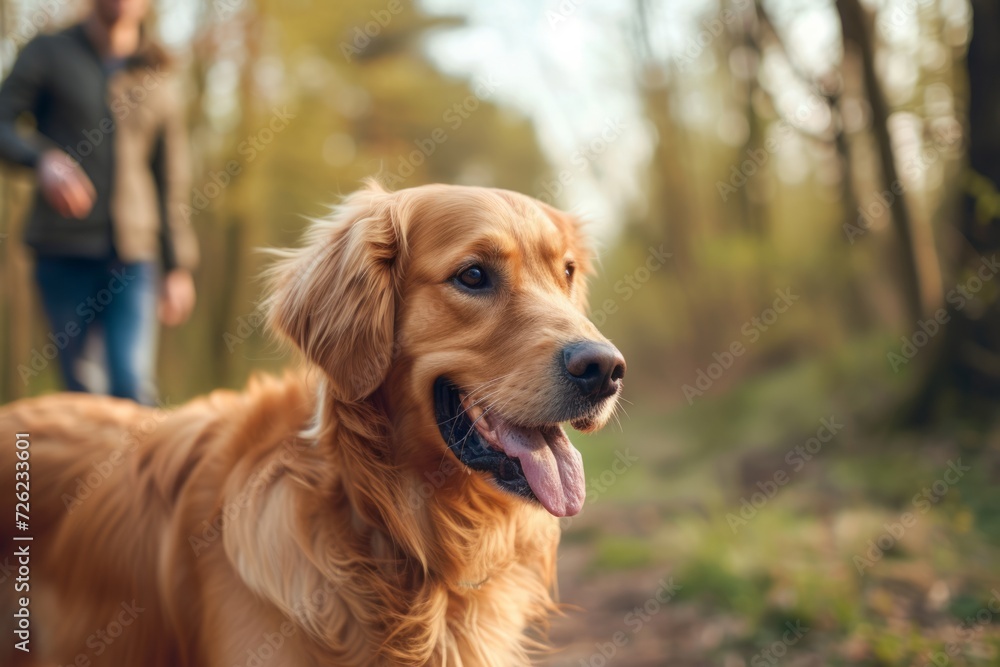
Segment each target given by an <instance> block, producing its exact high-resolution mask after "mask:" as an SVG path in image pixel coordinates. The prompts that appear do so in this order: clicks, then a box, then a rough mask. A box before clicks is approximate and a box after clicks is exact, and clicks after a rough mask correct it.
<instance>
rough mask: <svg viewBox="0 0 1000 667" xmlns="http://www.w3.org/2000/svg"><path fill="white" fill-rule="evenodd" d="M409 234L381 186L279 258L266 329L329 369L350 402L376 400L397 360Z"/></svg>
mask: <svg viewBox="0 0 1000 667" xmlns="http://www.w3.org/2000/svg"><path fill="white" fill-rule="evenodd" d="M402 235H403V228H402V225H401V224H400V221H399V219H398V216H397V212H396V210H395V206H394V195H393V194H392V193H389V192H386V191H384V190H382V189H381V188H380V187H379V186H378V185H375V184H373V183H369V184H368V186H367V187H366V188H365V189H363V190H360V191H358V192H355V193H354V194H352V195H350V196H348V197H347V198H346V199H345V200H344V201H343V203H341V204H340V206H338V207H336V208H335V209H334V212H333V214H332V215H331V216H330V217H329V218H325V219H321V220H317V221H315V222H314V223H313V226H312V227H311V228H310V229H309V231H308V233H307V234H306V240H305V246H304V247H302V248H301V249H298V250H290V251H279V252H278V255H279V256H280V257H281V258H282V259H281V261H279V262H278V263H277V265H276V266H275V267H274V268H273V269H271V271H270V275H271V284H272V292H271V296H270V299H269V303H268V309H267V310H268V321H269V323H270V325H271V327H272V329H273V330H275V331H278V332H280V333H283V334H284V335H286V336H287V337H288V338H290V339H291V340H292V342H294V343H295V344H296V345H297V346H298V347H299V349H301V350H302V352H303V353H304V354H305V355H306V357H307V358H308V359H309V360H310V361H311V362H313V363H314V364H316V365H317V366H319V367H320V368H322V369H323V371H324V372H325V373H326V375H327V376H328V377H329V379H330V381H331V384H332V387H331V388H332V389H333V390H334V392H335V394H336V395H337V397H338V398H340V399H341V400H344V401H357V400H360V399H362V398H365V397H366V396H368V395H369V394H371V393H372V392H373V391H375V389H377V388H378V386H379V385H380V384H381V383H382V381H383V380H384V379H385V376H386V372H387V371H388V368H389V364H390V361H391V359H392V348H393V334H394V319H395V302H396V278H395V274H396V272H397V270H398V261H397V260H398V259H399V256H400V252H401V248H402V244H403V236H402Z"/></svg>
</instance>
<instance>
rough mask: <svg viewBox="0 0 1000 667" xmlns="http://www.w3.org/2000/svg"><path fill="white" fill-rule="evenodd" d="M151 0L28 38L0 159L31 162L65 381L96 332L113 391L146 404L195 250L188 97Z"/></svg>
mask: <svg viewBox="0 0 1000 667" xmlns="http://www.w3.org/2000/svg"><path fill="white" fill-rule="evenodd" d="M148 9H149V0H94V4H93V5H92V7H91V10H90V12H89V14H88V15H87V16H86V18H85V19H84V20H83V21H82V22H81V23H79V24H76V25H73V26H71V27H69V28H68V29H66V30H63V31H61V32H58V33H55V34H51V35H42V36H39V37H36V38H35V39H33V40H32V41H30V42H29V43H28V44H26V45H25V47H24V49H23V50H22V52H21V53H20V54H19V56H18V58H17V60H16V62H15V63H14V66H13V69H12V70H11V72H10V75H9V76H8V77H7V79H6V80H4V82H3V84H2V85H0V159H2V160H4V161H6V162H8V163H13V164H16V165H21V166H24V167H28V168H30V169H34V171H35V177H36V181H37V191H36V196H35V201H34V204H33V207H32V210H31V212H30V215H29V217H28V220H27V223H26V225H25V242H26V244H27V245H28V246H29V247H30V248H31V249H33V251H34V255H35V260H36V268H35V277H36V281H37V284H38V287H39V291H40V293H41V298H42V303H43V306H44V310H45V313H46V315H47V317H48V321H49V324H50V325H51V327H52V335H51V337H50V338H51V340H53V341H56V342H57V344H58V347H59V348H60V349H59V366H60V369H61V371H62V375H63V378H64V380H65V384H66V387H67V389H69V390H71V391H85V390H86V383H85V382H84V379H83V377H81V364H80V361H81V359H82V358H83V357H84V356H85V355H84V352H85V349H86V348H87V346H86V345H85V343H86V340H87V339H88V335H98V332H100V335H101V336H102V337H103V341H104V348H105V355H104V357H105V359H104V363H105V365H106V369H105V370H106V375H107V380H108V390H109V393H111V394H112V395H114V396H119V397H123V398H131V399H133V400H136V401H139V402H141V403H145V404H151V403H153V402H155V400H156V390H155V383H154V369H155V357H156V354H155V352H156V340H157V334H158V326H157V317H158V318H159V320H160V322H162V323H163V324H165V325H168V326H171V325H177V324H180V323H182V322H184V321H185V320H186V319H187V317H188V316H189V315H190V313H191V310H192V308H193V306H194V300H195V290H194V281H193V278H192V274H191V272H192V270H193V269H194V268H195V265H196V263H197V260H198V248H197V243H196V240H195V237H194V233H193V231H192V230H191V228H190V226H189V225H188V224H187V222H186V221H185V220H184V215H183V211H184V205H185V204H186V203H187V197H188V196H189V192H190V191H189V189H188V185H187V178H186V175H187V170H188V164H187V145H186V136H185V132H184V117H183V109H182V104H181V103H180V100H179V95H178V91H177V88H176V84H175V82H174V81H173V80H172V78H171V76H170V71H169V64H170V63H169V61H168V58H167V56H166V54H165V52H164V51H163V49H162V48H161V47H159V46H158V45H157V44H156V43H155V42H154V41H153V40H152V39H150V37H149V35H148V34H147V31H146V30H145V29H144V28H143V21H144V18H145V16H146V14H147V12H148ZM25 118H27V119H28V122H27V123H26V122H24V121H25ZM26 126H27V127H26ZM47 342H48V341H47Z"/></svg>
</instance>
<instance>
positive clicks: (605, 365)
mask: <svg viewBox="0 0 1000 667" xmlns="http://www.w3.org/2000/svg"><path fill="white" fill-rule="evenodd" d="M563 366H564V367H565V369H566V376H567V377H568V378H569V379H570V381H571V382H572V383H573V385H574V386H576V387H577V388H578V389H579V390H580V393H582V394H583V395H584V396H585V397H587V398H590V399H600V398H605V397H607V396H610V395H612V394H614V393H615V392H616V391H618V388H619V387H621V384H622V378H623V377H625V358H624V357H623V356H622V353H621V352H619V351H618V349H617V348H616V347H615V346H614V345H611V344H609V343H595V342H593V341H583V342H580V343H571V344H569V345H567V346H566V347H564V348H563Z"/></svg>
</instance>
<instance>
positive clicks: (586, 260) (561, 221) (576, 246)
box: [538, 201, 594, 313]
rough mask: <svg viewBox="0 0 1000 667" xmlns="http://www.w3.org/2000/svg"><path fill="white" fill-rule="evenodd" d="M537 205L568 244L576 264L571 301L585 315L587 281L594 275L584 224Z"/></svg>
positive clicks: (549, 208) (546, 205)
mask: <svg viewBox="0 0 1000 667" xmlns="http://www.w3.org/2000/svg"><path fill="white" fill-rule="evenodd" d="M538 205H539V206H541V208H542V210H543V211H544V212H545V215H547V216H548V217H549V219H550V220H552V222H554V223H555V224H556V227H558V228H559V231H560V232H562V233H563V234H564V235H565V237H566V239H567V240H568V242H569V247H570V250H571V252H572V254H573V260H574V262H575V264H576V277H575V279H574V285H573V301H574V302H575V303H576V305H577V307H578V308H579V309H580V310H581V311H583V312H584V313H586V312H587V311H588V310H589V309H590V306H589V304H588V301H587V298H588V296H589V294H588V289H587V280H588V279H589V278H590V276H591V275H593V273H594V262H593V256H594V251H593V249H592V248H591V246H590V239H589V237H588V235H587V232H586V231H585V230H584V228H583V227H584V223H583V221H582V220H580V218H578V217H576V216H575V215H570V214H569V213H566V212H565V211H560V210H559V209H557V208H556V207H554V206H551V205H549V204H546V203H545V202H542V201H539V202H538Z"/></svg>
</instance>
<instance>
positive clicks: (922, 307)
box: [837, 0, 939, 325]
mask: <svg viewBox="0 0 1000 667" xmlns="http://www.w3.org/2000/svg"><path fill="white" fill-rule="evenodd" d="M837 12H838V14H839V15H840V23H841V28H842V30H843V35H844V54H845V58H844V61H845V63H846V62H848V58H847V54H848V53H849V52H850V51H851V50H854V51H855V52H856V53H857V55H858V57H859V59H860V61H861V77H862V81H863V83H864V89H865V94H866V95H867V97H868V103H869V105H870V106H871V111H872V132H873V134H874V136H875V142H876V144H877V147H878V153H879V158H880V160H879V162H880V165H879V166H880V171H881V179H880V180H881V181H882V182H881V186H882V187H881V189H882V190H883V191H893V190H895V191H897V192H899V191H901V185H900V184H901V181H900V180H899V174H898V173H897V171H896V161H895V155H894V152H893V149H892V137H891V136H890V134H889V124H888V121H889V115H890V110H889V104H888V102H887V100H886V98H885V93H884V92H883V90H882V85H881V83H880V82H879V79H878V74H877V72H876V71H875V44H874V35H873V26H872V20H871V16H870V15H869V14H868V13H867V12H866V11H865V9H864V8H863V7H862V6H861V3H860V2H859V0H837ZM889 216H890V219H891V221H892V225H893V228H894V229H895V231H896V235H897V236H898V237H899V249H900V253H899V257H900V266H901V269H902V273H903V275H902V282H903V285H902V288H903V297H904V300H905V303H906V309H907V313H908V315H909V319H910V321H911V322H913V323H914V325H915V324H916V322H917V320H918V319H920V318H921V317H922V316H923V315H924V314H925V313H926V312H929V310H930V308H931V306H932V302H933V300H934V299H933V297H932V295H934V294H936V293H938V292H939V287H936V286H935V285H933V281H934V280H939V277H938V276H937V273H938V272H937V271H936V270H934V271H931V270H921V269H922V267H921V261H920V260H921V257H927V253H928V252H931V253H932V254H931V256H934V254H933V249H928V248H926V247H924V248H920V247H918V238H917V237H918V234H917V233H916V232H915V229H914V222H913V216H912V215H911V212H910V209H909V206H908V203H907V201H906V197H905V196H902V195H900V196H899V197H898V198H897V199H896V201H895V203H894V204H893V205H892V206H890V207H889ZM922 241H923V245H925V246H926V244H927V243H931V244H932V243H933V241H932V239H922ZM921 251H922V252H921ZM924 264H929V262H927V261H925V262H924ZM933 265H934V266H936V261H934V262H933ZM926 268H928V269H929V268H930V267H929V266H928V267H926Z"/></svg>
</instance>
